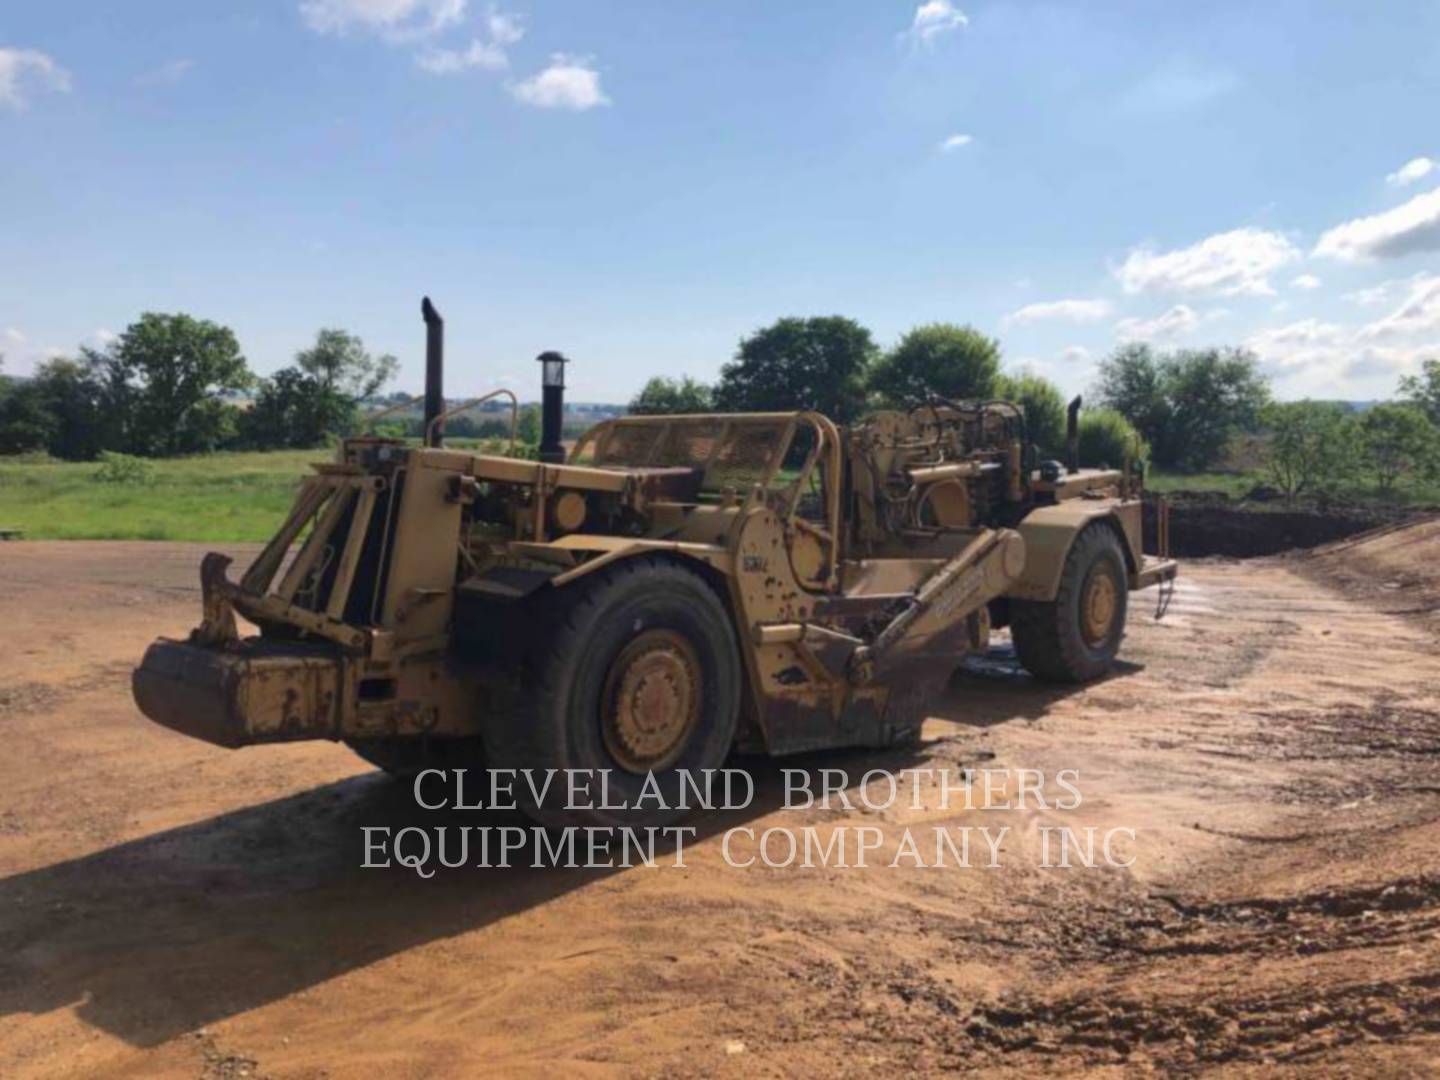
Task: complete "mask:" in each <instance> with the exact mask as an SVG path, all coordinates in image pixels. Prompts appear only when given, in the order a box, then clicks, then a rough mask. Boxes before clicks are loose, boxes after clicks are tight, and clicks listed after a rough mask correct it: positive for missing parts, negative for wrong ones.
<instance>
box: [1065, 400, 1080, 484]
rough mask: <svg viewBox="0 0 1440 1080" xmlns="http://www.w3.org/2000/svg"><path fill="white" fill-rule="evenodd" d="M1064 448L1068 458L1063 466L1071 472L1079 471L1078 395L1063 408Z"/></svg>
mask: <svg viewBox="0 0 1440 1080" xmlns="http://www.w3.org/2000/svg"><path fill="white" fill-rule="evenodd" d="M1065 450H1066V456H1067V457H1068V458H1069V460H1068V461H1066V463H1065V466H1066V468H1068V469H1069V470H1070V471H1071V472H1072V473H1073V472H1079V471H1080V395H1079V394H1076V395H1075V400H1074V401H1072V402H1070V407H1069V408H1068V409H1066V410H1065Z"/></svg>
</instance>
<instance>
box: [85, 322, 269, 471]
mask: <svg viewBox="0 0 1440 1080" xmlns="http://www.w3.org/2000/svg"><path fill="white" fill-rule="evenodd" d="M84 351H85V355H86V359H87V360H88V361H89V362H90V363H91V364H93V365H94V366H95V367H96V369H97V371H98V372H99V373H100V379H101V382H102V384H103V387H104V390H103V393H104V399H105V401H104V408H105V410H106V412H107V415H108V416H110V417H111V418H112V419H113V420H114V421H116V422H117V423H118V430H117V431H112V432H108V433H107V435H106V438H105V440H104V441H105V443H106V447H107V448H108V449H123V450H127V451H129V452H132V453H138V454H142V455H147V456H156V455H174V454H187V453H195V452H198V451H205V450H214V449H216V448H217V447H218V446H220V445H221V443H223V442H224V441H225V440H226V439H227V438H228V437H229V436H230V435H231V434H233V431H234V423H235V414H236V409H235V408H234V406H232V405H230V404H228V403H227V402H226V401H224V400H223V395H226V394H234V393H238V392H240V391H242V390H246V389H248V388H249V387H250V386H251V385H252V383H253V381H254V380H253V377H252V376H251V374H250V371H249V368H247V367H246V364H245V357H244V356H243V355H242V354H241V352H240V345H239V342H237V341H236V340H235V335H234V333H233V332H232V331H231V330H230V329H229V328H228V327H224V326H219V325H217V324H215V323H213V322H210V321H209V320H207V319H195V318H192V317H191V316H189V315H183V314H177V315H165V314H159V313H156V312H146V313H145V314H143V315H141V316H140V319H139V321H138V322H135V323H132V324H131V325H130V326H129V327H127V328H126V330H125V332H124V333H123V334H121V335H120V337H119V338H117V339H116V340H115V341H113V342H111V343H110V345H109V346H107V347H106V349H105V350H104V351H103V352H95V351H93V350H84Z"/></svg>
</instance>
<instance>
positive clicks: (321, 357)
mask: <svg viewBox="0 0 1440 1080" xmlns="http://www.w3.org/2000/svg"><path fill="white" fill-rule="evenodd" d="M295 366H296V367H298V368H299V369H300V370H301V371H303V372H304V373H305V374H306V375H309V376H310V377H311V378H312V379H314V380H315V382H316V384H317V385H318V386H319V387H320V388H321V390H323V391H324V392H325V393H326V394H333V395H336V396H337V397H339V398H343V399H346V400H348V401H350V402H351V403H352V404H353V403H355V402H359V401H365V400H367V399H369V398H372V397H374V396H375V394H376V392H377V391H378V390H379V389H380V388H381V387H382V386H384V385H385V384H386V383H388V382H389V381H390V380H391V379H393V378H394V377H395V372H396V370H397V369H398V368H399V366H400V363H399V361H398V360H396V359H395V357H393V356H391V355H390V354H389V353H383V354H381V355H379V356H374V355H372V354H371V353H369V352H367V351H366V349H365V343H364V342H363V341H361V340H360V339H359V338H358V337H356V336H355V335H354V334H349V333H346V332H345V331H344V330H335V329H329V330H321V331H320V332H319V333H318V334H316V335H315V344H314V345H312V346H310V348H308V349H305V350H303V351H302V352H299V353H297V354H296V355H295Z"/></svg>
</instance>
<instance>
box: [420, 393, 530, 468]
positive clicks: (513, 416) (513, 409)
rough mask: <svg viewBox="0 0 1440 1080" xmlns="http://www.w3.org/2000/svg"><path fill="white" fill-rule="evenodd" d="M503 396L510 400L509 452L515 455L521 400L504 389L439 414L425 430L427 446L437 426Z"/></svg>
mask: <svg viewBox="0 0 1440 1080" xmlns="http://www.w3.org/2000/svg"><path fill="white" fill-rule="evenodd" d="M502 396H503V397H508V398H509V399H510V451H509V452H510V453H514V452H515V434H516V432H517V431H518V430H519V427H520V399H519V398H517V397H516V396H515V395H514V393H513V392H511V391H509V390H503V389H502V390H491V391H490V392H489V393H488V394H482V395H481V396H480V397H477V398H473V399H472V400H470V401H467V402H465V403H464V404H463V405H456V406H455V407H454V408H453V409H446V410H445V411H444V412H442V413H440V414H439V415H438V416H436V417H435V418H434V419H433V420H431V421H430V423H429V424H428V425H427V426H426V428H425V442H426V443H427V444H428V443H429V442H430V432H431V431H432V430H433V429H434V428H435V427H436V425H438V424H440V423H442V422H444V421H445V420H446V419H447V418H449V417H451V416H454V415H455V414H456V413H462V412H464V411H465V410H466V409H473V408H474V407H475V406H476V405H483V404H485V402H487V401H489V400H490V399H491V398H497V397H502Z"/></svg>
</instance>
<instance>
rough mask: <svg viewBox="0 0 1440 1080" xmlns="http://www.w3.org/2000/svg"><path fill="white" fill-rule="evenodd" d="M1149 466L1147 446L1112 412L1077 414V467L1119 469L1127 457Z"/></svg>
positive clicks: (1124, 421)
mask: <svg viewBox="0 0 1440 1080" xmlns="http://www.w3.org/2000/svg"><path fill="white" fill-rule="evenodd" d="M1127 455H1128V456H1129V457H1130V458H1132V459H1135V460H1138V461H1140V462H1142V463H1148V462H1149V460H1150V444H1149V443H1147V442H1146V441H1145V440H1144V439H1142V438H1141V437H1140V433H1139V432H1138V431H1136V430H1135V426H1134V425H1133V424H1131V423H1130V421H1129V420H1126V419H1125V417H1123V416H1121V415H1120V414H1119V413H1118V412H1116V411H1115V410H1114V409H1089V410H1087V411H1085V412H1082V413H1081V414H1080V464H1081V465H1083V466H1085V467H1087V468H1110V469H1118V468H1121V467H1122V466H1123V465H1124V464H1125V458H1126V456H1127Z"/></svg>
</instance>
